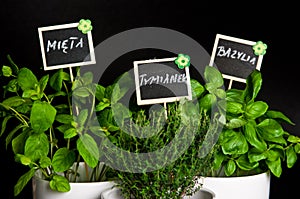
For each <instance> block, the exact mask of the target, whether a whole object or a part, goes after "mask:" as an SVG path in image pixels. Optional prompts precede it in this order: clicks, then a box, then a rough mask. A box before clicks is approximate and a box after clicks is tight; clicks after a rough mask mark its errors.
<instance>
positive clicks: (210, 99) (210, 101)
mask: <svg viewBox="0 0 300 199" xmlns="http://www.w3.org/2000/svg"><path fill="white" fill-rule="evenodd" d="M216 102H217V98H216V96H215V95H213V94H210V93H209V94H206V95H205V96H204V97H202V98H200V100H199V106H200V107H202V108H204V109H206V110H210V109H212V107H213V105H215V104H216Z"/></svg>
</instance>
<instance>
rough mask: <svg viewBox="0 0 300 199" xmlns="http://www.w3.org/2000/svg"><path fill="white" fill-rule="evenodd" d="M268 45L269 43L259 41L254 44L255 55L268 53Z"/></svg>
mask: <svg viewBox="0 0 300 199" xmlns="http://www.w3.org/2000/svg"><path fill="white" fill-rule="evenodd" d="M267 47H268V46H267V44H264V43H263V42H261V41H258V42H256V44H255V45H253V47H252V49H253V50H254V54H255V55H264V54H266V50H267Z"/></svg>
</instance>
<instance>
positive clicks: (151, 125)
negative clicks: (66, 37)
mask: <svg viewBox="0 0 300 199" xmlns="http://www.w3.org/2000/svg"><path fill="white" fill-rule="evenodd" d="M206 74H207V75H208V76H207V78H208V79H209V82H208V84H211V87H210V88H211V92H213V93H215V94H216V95H218V96H219V97H221V98H225V91H224V90H223V89H222V88H221V87H222V82H218V81H219V79H216V78H215V77H214V74H210V73H206ZM124 76H125V77H126V78H127V79H128V77H130V76H129V75H128V74H127V75H124ZM129 81H130V80H126V82H129ZM131 81H132V80H131ZM117 82H124V79H123V78H121V79H119V80H118V81H117ZM132 82H133V81H132ZM123 85H125V84H123V83H116V84H115V85H114V86H115V89H113V91H115V92H117V93H119V92H120V90H124V88H123ZM126 85H128V83H127V84H126ZM191 87H192V93H193V100H190V101H189V100H186V99H182V100H180V101H176V102H172V103H167V106H166V109H165V107H163V106H159V105H152V106H151V105H150V106H148V105H143V106H138V105H137V102H136V99H135V98H134V97H133V98H132V99H131V101H130V103H129V106H127V105H126V104H124V103H123V101H122V98H118V99H119V100H118V101H114V102H113V103H112V104H111V105H110V106H108V107H106V108H105V113H102V114H101V115H99V121H105V123H103V124H101V126H103V127H104V128H105V129H107V131H106V135H107V136H108V138H109V141H110V142H112V143H113V144H114V145H115V146H117V150H116V152H115V154H118V157H116V158H112V157H110V158H107V159H108V160H110V159H112V160H111V161H112V163H113V164H115V167H118V168H119V169H117V170H116V173H117V175H118V179H117V180H116V184H117V186H116V187H117V188H115V189H113V190H108V191H106V192H104V193H103V198H104V199H109V198H126V199H127V198H128V199H130V198H139V199H140V198H141V199H142V198H162V199H163V198H174V199H175V198H178V199H182V198H192V197H198V196H195V194H199V192H198V190H199V189H200V188H201V185H200V184H197V176H198V175H208V174H209V173H210V172H211V168H212V167H213V154H214V153H213V151H214V148H213V147H212V148H210V146H213V143H212V142H213V141H214V137H216V134H217V133H218V129H217V128H214V127H215V126H212V125H211V121H213V120H217V119H218V118H219V117H220V116H221V115H220V114H219V113H216V114H211V115H210V114H209V112H208V111H210V109H209V110H208V109H207V107H210V106H211V99H212V97H213V95H212V94H211V93H210V92H208V93H204V92H205V91H206V90H205V88H204V86H202V85H201V84H200V83H199V82H197V81H196V80H191ZM133 89H134V88H133ZM127 91H128V93H134V92H132V91H130V89H128V88H127ZM124 101H125V102H127V100H124ZM211 116H212V117H211ZM102 117H105V118H109V119H106V120H104V119H102ZM118 121H120V122H118ZM221 125H222V124H221V123H220V126H221ZM105 126H106V127H105ZM204 140H205V142H204ZM208 150H210V151H208ZM199 152H201V153H202V154H205V156H204V155H203V157H199ZM112 153H113V152H112ZM118 165H119V166H118ZM201 191H202V190H201Z"/></svg>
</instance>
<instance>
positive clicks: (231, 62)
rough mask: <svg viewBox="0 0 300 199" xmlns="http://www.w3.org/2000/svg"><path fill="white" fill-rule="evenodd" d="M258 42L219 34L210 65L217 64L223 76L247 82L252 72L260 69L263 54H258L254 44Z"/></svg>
mask: <svg viewBox="0 0 300 199" xmlns="http://www.w3.org/2000/svg"><path fill="white" fill-rule="evenodd" d="M255 44H257V42H254V41H249V40H245V39H240V38H235V37H230V36H226V35H221V34H217V35H216V39H215V44H214V48H213V52H212V56H211V60H210V66H216V67H217V68H218V69H219V70H220V72H221V73H222V74H223V77H224V78H226V79H231V80H235V81H239V82H246V79H247V77H248V76H249V75H250V73H251V72H252V71H253V70H255V69H257V70H260V67H261V63H262V58H263V55H256V54H255V53H254V50H253V48H252V47H253V46H254V45H255Z"/></svg>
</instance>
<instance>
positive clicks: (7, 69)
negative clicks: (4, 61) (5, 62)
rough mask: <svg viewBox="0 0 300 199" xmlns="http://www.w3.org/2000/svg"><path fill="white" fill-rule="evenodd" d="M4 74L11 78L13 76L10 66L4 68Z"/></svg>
mask: <svg viewBox="0 0 300 199" xmlns="http://www.w3.org/2000/svg"><path fill="white" fill-rule="evenodd" d="M2 74H3V76H5V77H10V76H11V75H12V69H11V68H10V67H9V66H2Z"/></svg>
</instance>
